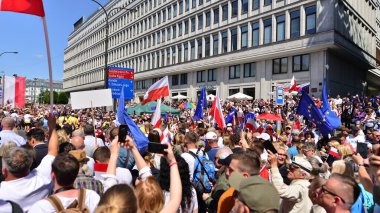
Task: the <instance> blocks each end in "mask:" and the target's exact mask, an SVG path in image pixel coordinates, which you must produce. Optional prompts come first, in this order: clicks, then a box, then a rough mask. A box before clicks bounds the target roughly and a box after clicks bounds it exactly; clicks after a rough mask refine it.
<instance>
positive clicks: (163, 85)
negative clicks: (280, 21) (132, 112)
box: [141, 76, 169, 105]
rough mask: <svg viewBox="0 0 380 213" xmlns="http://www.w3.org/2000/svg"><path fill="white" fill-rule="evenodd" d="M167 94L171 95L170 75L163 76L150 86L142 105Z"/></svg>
mask: <svg viewBox="0 0 380 213" xmlns="http://www.w3.org/2000/svg"><path fill="white" fill-rule="evenodd" d="M166 96H169V80H168V76H165V77H163V78H161V79H160V80H159V81H157V82H156V83H154V84H153V85H152V86H150V87H149V89H148V91H147V92H146V93H145V95H144V100H143V101H142V102H141V105H144V104H146V103H148V102H150V101H155V100H157V99H159V98H163V97H166Z"/></svg>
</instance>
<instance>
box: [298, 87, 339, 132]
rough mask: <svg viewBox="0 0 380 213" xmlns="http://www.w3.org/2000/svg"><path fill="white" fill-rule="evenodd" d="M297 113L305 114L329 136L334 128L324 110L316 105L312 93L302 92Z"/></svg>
mask: <svg viewBox="0 0 380 213" xmlns="http://www.w3.org/2000/svg"><path fill="white" fill-rule="evenodd" d="M297 114H299V115H303V116H304V117H306V118H307V119H308V120H309V121H311V122H313V123H315V124H316V125H317V127H318V129H319V131H320V132H321V134H322V135H323V136H327V135H328V134H329V133H330V132H331V131H332V130H333V127H332V126H331V125H330V123H329V122H327V120H326V118H325V116H324V115H323V113H322V111H321V110H320V109H319V108H318V106H317V105H315V103H314V101H313V99H312V98H311V97H310V95H309V94H307V93H305V92H303V93H302V96H301V99H300V102H299V105H298V108H297Z"/></svg>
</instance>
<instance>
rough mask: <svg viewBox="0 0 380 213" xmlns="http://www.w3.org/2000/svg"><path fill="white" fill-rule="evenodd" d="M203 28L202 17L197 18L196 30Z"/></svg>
mask: <svg viewBox="0 0 380 213" xmlns="http://www.w3.org/2000/svg"><path fill="white" fill-rule="evenodd" d="M202 28H203V15H199V16H198V30H201V29H202Z"/></svg>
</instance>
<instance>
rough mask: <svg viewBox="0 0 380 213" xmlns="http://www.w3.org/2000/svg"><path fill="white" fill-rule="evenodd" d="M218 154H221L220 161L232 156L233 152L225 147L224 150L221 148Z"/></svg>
mask: <svg viewBox="0 0 380 213" xmlns="http://www.w3.org/2000/svg"><path fill="white" fill-rule="evenodd" d="M218 152H219V158H220V159H225V158H226V157H228V156H229V155H231V154H232V150H231V149H230V148H229V147H228V146H224V147H223V148H220V149H219V150H218Z"/></svg>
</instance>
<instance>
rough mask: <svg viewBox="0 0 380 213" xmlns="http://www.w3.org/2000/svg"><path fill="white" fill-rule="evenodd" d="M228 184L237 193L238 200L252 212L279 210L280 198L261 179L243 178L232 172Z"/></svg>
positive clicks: (272, 188) (270, 185) (255, 177)
mask: <svg viewBox="0 0 380 213" xmlns="http://www.w3.org/2000/svg"><path fill="white" fill-rule="evenodd" d="M228 182H229V183H230V185H231V186H232V187H233V188H234V189H235V190H236V191H238V192H239V198H241V199H242V200H243V201H244V204H246V205H247V206H248V208H249V209H250V210H253V212H266V211H269V210H278V209H279V205H280V204H279V203H280V196H279V194H278V192H277V190H276V188H274V186H273V185H272V184H271V183H269V182H268V181H267V180H265V179H263V178H262V177H260V176H258V175H255V176H250V177H244V176H243V175H242V174H240V173H238V172H232V173H231V176H230V177H229V179H228ZM252 192H265V193H252Z"/></svg>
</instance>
